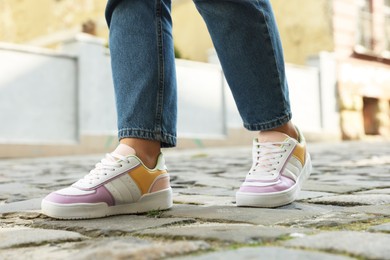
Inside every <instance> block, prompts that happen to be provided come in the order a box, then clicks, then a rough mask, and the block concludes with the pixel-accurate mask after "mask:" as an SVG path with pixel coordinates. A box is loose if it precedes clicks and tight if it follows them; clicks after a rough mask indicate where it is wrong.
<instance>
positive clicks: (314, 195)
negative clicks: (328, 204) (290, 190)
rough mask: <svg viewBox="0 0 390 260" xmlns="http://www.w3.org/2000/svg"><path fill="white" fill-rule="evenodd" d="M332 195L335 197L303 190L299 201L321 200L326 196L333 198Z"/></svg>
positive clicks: (327, 193)
mask: <svg viewBox="0 0 390 260" xmlns="http://www.w3.org/2000/svg"><path fill="white" fill-rule="evenodd" d="M332 195H334V193H330V192H320V191H306V190H302V191H301V192H300V193H299V195H298V198H297V201H300V200H307V199H314V198H320V197H325V196H332Z"/></svg>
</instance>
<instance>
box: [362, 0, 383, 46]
mask: <svg viewBox="0 0 390 260" xmlns="http://www.w3.org/2000/svg"><path fill="white" fill-rule="evenodd" d="M387 2H389V1H387ZM357 6H358V14H357V18H358V19H357V33H356V51H358V52H366V51H372V50H373V49H374V41H373V24H372V23H373V19H372V18H373V13H372V3H371V0H357Z"/></svg>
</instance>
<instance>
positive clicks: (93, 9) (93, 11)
mask: <svg viewBox="0 0 390 260" xmlns="http://www.w3.org/2000/svg"><path fill="white" fill-rule="evenodd" d="M106 2H107V0H77V1H76V0H0V41H6V42H14V43H23V42H28V41H30V40H33V39H36V38H38V37H41V36H43V35H49V34H52V33H56V32H59V31H69V30H75V29H76V30H77V29H79V30H81V29H80V28H81V24H82V23H84V22H86V21H87V20H89V19H91V20H93V21H94V22H95V23H96V24H97V34H98V35H100V36H103V37H104V36H105V37H106V36H107V29H106V25H105V22H104V8H105V5H106Z"/></svg>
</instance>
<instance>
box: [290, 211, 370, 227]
mask: <svg viewBox="0 0 390 260" xmlns="http://www.w3.org/2000/svg"><path fill="white" fill-rule="evenodd" d="M372 219H375V216H373V215H371V214H366V213H352V214H351V213H346V212H338V211H334V212H329V213H326V214H322V215H319V216H315V217H313V218H309V219H302V220H297V221H295V222H290V223H289V224H290V225H292V226H294V227H305V228H332V227H339V226H342V225H347V224H352V223H357V222H368V221H370V220H372Z"/></svg>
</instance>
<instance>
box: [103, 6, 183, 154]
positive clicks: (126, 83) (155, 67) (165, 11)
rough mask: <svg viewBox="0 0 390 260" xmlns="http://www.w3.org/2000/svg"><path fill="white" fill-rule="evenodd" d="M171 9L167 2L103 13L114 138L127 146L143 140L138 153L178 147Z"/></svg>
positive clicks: (108, 8)
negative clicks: (112, 95)
mask: <svg viewBox="0 0 390 260" xmlns="http://www.w3.org/2000/svg"><path fill="white" fill-rule="evenodd" d="M170 5H171V1H170V0H131V1H126V0H122V1H121V0H110V1H109V3H108V5H107V9H106V18H107V23H108V25H109V28H110V52H111V63H112V73H113V80H114V86H115V95H116V104H117V113H118V135H119V139H120V140H121V142H123V143H127V144H130V145H131V143H132V141H131V139H133V138H136V139H141V140H138V141H137V143H138V144H141V145H139V147H138V150H139V149H142V142H143V141H142V140H150V141H152V142H147V143H145V144H149V145H151V146H156V144H158V143H161V146H162V147H173V146H175V144H176V103H177V102H176V101H177V100H176V75H175V64H174V50H173V41H172V21H171V16H170V11H171V10H170V9H171V6H170ZM135 145H137V144H135ZM136 150H137V149H136ZM138 152H140V151H137V153H138Z"/></svg>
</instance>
